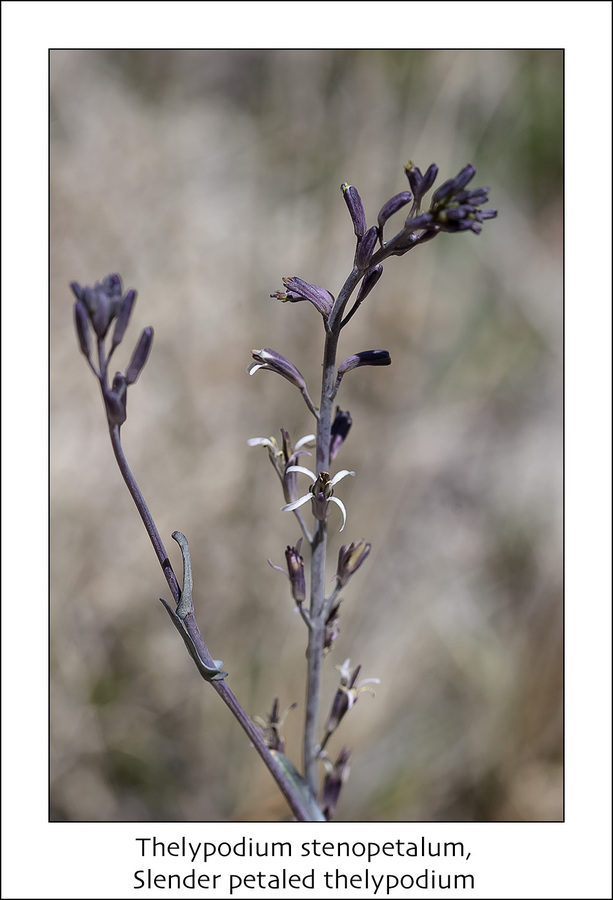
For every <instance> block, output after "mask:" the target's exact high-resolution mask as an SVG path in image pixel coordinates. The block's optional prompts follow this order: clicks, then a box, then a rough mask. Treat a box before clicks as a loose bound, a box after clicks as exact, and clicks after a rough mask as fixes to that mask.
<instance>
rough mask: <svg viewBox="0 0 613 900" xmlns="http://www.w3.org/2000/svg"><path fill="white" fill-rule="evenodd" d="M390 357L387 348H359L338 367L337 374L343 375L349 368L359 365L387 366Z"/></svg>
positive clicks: (390, 359)
mask: <svg viewBox="0 0 613 900" xmlns="http://www.w3.org/2000/svg"><path fill="white" fill-rule="evenodd" d="M391 362H392V358H391V356H390V355H389V353H388V351H387V350H361V351H360V352H359V353H354V354H353V356H348V357H347V359H344V360H343V361H342V363H341V364H340V366H339V367H338V374H339V375H344V374H345V372H349V371H350V370H351V369H357V368H359V366H389V365H391Z"/></svg>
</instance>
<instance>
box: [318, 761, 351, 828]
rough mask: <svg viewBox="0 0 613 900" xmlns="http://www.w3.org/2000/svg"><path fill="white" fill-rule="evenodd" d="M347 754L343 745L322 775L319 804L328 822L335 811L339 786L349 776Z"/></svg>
mask: <svg viewBox="0 0 613 900" xmlns="http://www.w3.org/2000/svg"><path fill="white" fill-rule="evenodd" d="M349 755H350V751H349V750H347V749H346V748H345V747H343V748H342V750H341V752H340V753H339V755H338V757H337V760H336V762H335V763H334V765H333V766H332V768H331V771H329V772H328V773H327V774H326V776H325V777H324V783H323V792H322V804H321V806H322V810H323V814H324V816H325V817H326V819H327V821H328V822H329V821H330V819H331V818H332V816H333V815H334V813H335V812H336V807H337V805H338V798H339V796H340V792H341V788H342V787H343V785H344V784H345V782H346V781H347V778H348V777H349ZM328 765H329V764H328Z"/></svg>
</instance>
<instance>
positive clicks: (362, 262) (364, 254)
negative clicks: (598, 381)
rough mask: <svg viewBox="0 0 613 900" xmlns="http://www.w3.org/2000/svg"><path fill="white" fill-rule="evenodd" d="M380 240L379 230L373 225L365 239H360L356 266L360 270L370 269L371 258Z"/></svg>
mask: <svg viewBox="0 0 613 900" xmlns="http://www.w3.org/2000/svg"><path fill="white" fill-rule="evenodd" d="M378 238H379V229H378V228H377V226H376V225H373V226H372V227H371V228H369V229H368V231H367V232H366V234H365V235H364V237H363V238H360V240H359V243H358V246H357V250H356V251H355V264H356V266H357V267H358V269H359V270H360V272H361V271H362V270H363V269H367V268H368V263H369V262H370V257H371V256H372V255H373V252H374V249H375V245H376V243H377V240H378Z"/></svg>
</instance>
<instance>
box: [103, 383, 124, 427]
mask: <svg viewBox="0 0 613 900" xmlns="http://www.w3.org/2000/svg"><path fill="white" fill-rule="evenodd" d="M126 393H127V381H126V377H125V375H122V374H121V372H117V373H116V375H115V377H114V378H113V387H112V389H111V390H110V391H105V394H104V401H105V405H106V415H107V418H108V420H109V424H110V425H123V423H124V422H125V421H126V415H127V413H126Z"/></svg>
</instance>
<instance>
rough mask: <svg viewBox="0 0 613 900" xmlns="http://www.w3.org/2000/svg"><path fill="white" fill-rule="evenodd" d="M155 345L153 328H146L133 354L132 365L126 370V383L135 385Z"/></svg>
mask: <svg viewBox="0 0 613 900" xmlns="http://www.w3.org/2000/svg"><path fill="white" fill-rule="evenodd" d="M152 344H153V328H144V329H143V332H142V334H141V336H140V340H139V342H138V344H137V345H136V349H135V350H134V353H133V354H132V359H131V360H130V365H129V366H128V368H127V369H126V383H127V384H134V382H135V381H136V379H137V378H138V376H139V375H140V373H141V371H142V370H143V368H144V365H145V363H146V362H147V359H148V358H149V352H150V351H151V345H152Z"/></svg>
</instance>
